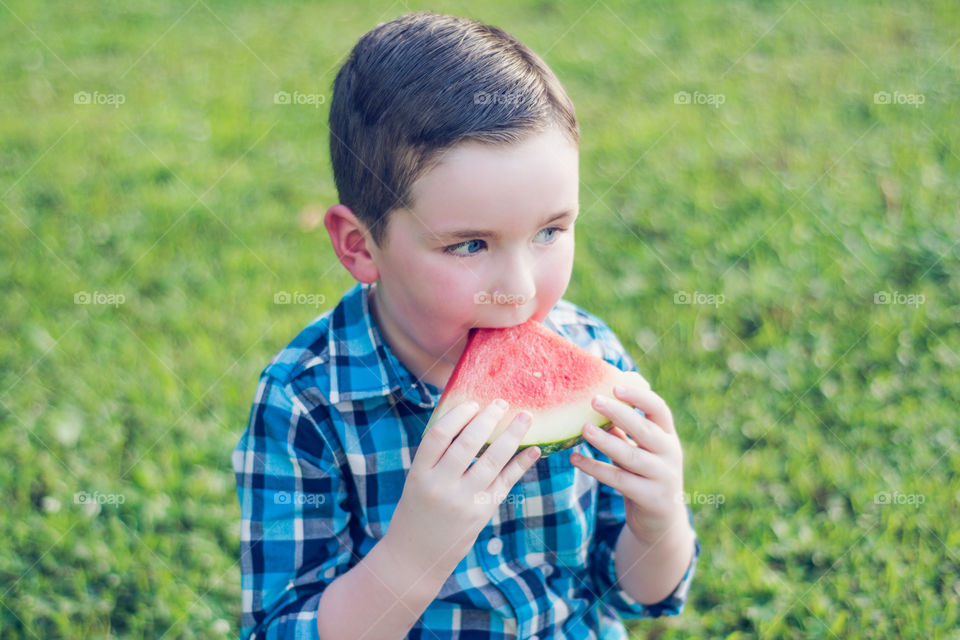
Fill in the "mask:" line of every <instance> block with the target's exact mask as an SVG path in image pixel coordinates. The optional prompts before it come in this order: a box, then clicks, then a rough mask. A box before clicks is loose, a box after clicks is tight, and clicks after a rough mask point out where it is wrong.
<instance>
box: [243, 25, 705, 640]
mask: <svg viewBox="0 0 960 640" xmlns="http://www.w3.org/2000/svg"><path fill="white" fill-rule="evenodd" d="M578 145H579V131H578V126H577V122H576V118H575V115H574V108H573V105H572V103H571V102H570V99H569V97H568V96H567V95H566V93H565V92H564V90H563V88H562V87H561V85H560V83H559V81H558V80H557V78H556V77H555V76H554V74H553V73H552V72H551V71H550V69H549V68H548V67H547V66H546V65H545V64H544V63H543V61H542V60H541V59H540V58H539V57H538V56H537V55H536V54H534V53H533V52H532V51H531V50H530V49H528V48H527V47H526V46H525V45H523V44H522V43H520V42H519V41H517V40H516V39H515V38H513V37H512V36H510V35H508V34H507V33H505V32H503V31H501V30H500V29H497V28H495V27H491V26H487V25H483V24H480V23H477V22H475V21H472V20H467V19H463V18H457V17H453V16H442V15H437V14H434V13H431V12H418V13H413V14H408V15H406V16H403V17H401V18H398V19H396V20H394V21H392V22H389V23H387V24H382V25H380V26H378V27H377V28H375V29H373V30H372V31H370V32H369V33H367V34H365V35H364V36H363V37H362V38H361V39H360V40H359V42H358V43H357V44H356V46H355V47H354V49H353V51H352V53H351V55H350V58H349V59H348V60H347V62H346V63H345V64H344V65H343V67H342V68H341V69H340V71H339V73H338V75H337V78H336V81H335V83H334V92H333V98H332V100H331V105H330V147H331V154H332V159H333V170H334V176H335V179H336V184H337V189H338V192H339V197H340V204H337V205H335V206H332V207H330V209H329V210H328V211H327V214H326V218H325V224H326V228H327V230H328V232H329V234H330V239H331V242H332V244H333V248H334V250H335V251H336V254H337V256H338V257H339V259H340V262H341V263H342V264H343V265H344V267H346V269H347V270H348V271H349V272H350V273H351V274H352V275H353V277H354V278H356V280H357V281H358V284H357V285H356V286H354V287H353V288H352V289H351V290H350V291H348V292H347V293H346V294H345V295H344V297H343V298H342V300H340V302H339V304H337V306H336V307H335V308H333V309H332V310H330V311H328V312H326V313H324V314H323V315H321V316H320V317H318V318H317V319H316V320H314V321H313V322H312V323H311V324H310V325H309V326H307V327H306V328H305V329H304V330H303V331H302V332H301V333H300V334H299V335H298V336H297V337H296V338H294V340H293V341H292V342H291V343H290V344H289V345H288V346H287V347H286V348H284V349H283V350H282V351H280V352H279V353H278V354H277V355H276V356H275V357H274V358H273V360H272V361H271V362H270V364H269V365H268V366H267V367H266V368H265V369H264V371H263V373H262V375H261V378H260V383H259V386H258V389H257V395H256V399H255V400H254V403H253V409H252V412H251V417H250V423H249V426H248V428H247V430H246V432H245V433H244V434H243V436H242V438H241V440H240V442H239V444H238V446H237V449H236V451H235V452H234V457H233V464H234V469H235V471H236V477H237V491H238V496H239V499H240V505H241V512H242V533H241V546H242V556H241V564H242V592H243V619H242V633H241V636H242V637H244V638H248V637H257V638H294V637H295V638H318V637H319V638H323V640H335V639H340V638H349V639H351V640H357V639H360V638H363V639H367V640H376V639H381V638H404V637H409V638H463V639H467V638H476V639H480V638H484V639H486V638H524V639H530V638H570V639H574V638H576V639H577V640H584V639H587V638H603V639H612V638H626V632H625V629H624V627H623V624H622V622H621V621H620V619H619V618H618V614H619V616H622V617H627V618H637V617H644V616H658V615H664V614H676V613H679V611H680V610H681V609H682V608H683V605H684V603H685V600H686V595H687V590H688V588H689V584H690V581H691V579H692V576H693V572H694V567H695V565H696V559H697V557H698V555H699V544H698V542H697V539H696V535H695V533H694V531H693V528H692V520H691V518H690V514H689V511H688V509H687V507H686V506H685V505H684V502H683V500H682V491H683V487H682V456H681V449H680V443H679V440H678V439H677V435H676V432H675V430H674V426H673V420H672V417H671V414H670V410H669V408H668V407H667V405H666V404H665V403H664V401H663V400H662V399H661V398H660V397H659V396H658V395H656V394H655V393H653V392H652V391H650V390H648V389H646V388H642V387H636V388H626V389H621V390H618V391H617V393H616V395H617V399H610V398H607V399H605V404H604V403H603V402H604V401H603V399H600V398H598V399H597V404H596V405H595V407H596V408H597V410H598V411H599V412H600V413H602V414H604V415H606V416H608V417H609V418H611V420H612V421H613V423H614V424H615V425H616V426H615V427H614V429H613V430H612V432H611V433H605V432H602V431H601V432H599V433H598V432H597V431H598V430H597V429H591V428H590V426H589V425H585V428H584V435H585V438H586V441H585V442H583V443H581V444H579V445H577V446H576V447H574V448H573V449H572V450H571V451H562V452H560V453H557V454H555V455H552V456H549V457H547V458H542V459H538V456H539V451H538V450H537V449H536V448H535V447H534V448H531V449H528V450H525V451H523V452H521V453H516V451H517V446H518V443H519V442H520V440H521V438H522V437H523V434H524V433H525V431H526V428H527V427H528V422H529V420H526V418H528V417H529V416H528V414H525V413H522V414H521V415H520V417H518V418H517V420H515V421H514V422H513V424H512V425H511V427H510V428H509V429H507V430H506V431H505V432H504V433H503V434H502V435H501V436H499V438H498V439H497V440H496V441H495V442H494V443H493V444H492V445H491V446H490V447H489V448H488V449H487V450H486V451H485V452H484V454H483V455H482V456H480V457H479V458H476V461H475V456H476V454H477V452H478V450H479V449H480V447H481V446H482V444H483V443H484V442H485V441H486V438H487V437H488V435H489V434H490V433H491V432H492V430H493V427H494V425H495V424H496V422H497V421H498V419H499V417H500V416H502V415H503V411H504V408H503V406H502V405H501V406H498V405H499V404H500V403H492V404H491V405H490V406H486V407H478V406H476V405H475V404H474V405H461V406H459V407H457V408H455V409H453V410H451V411H450V412H449V413H448V414H447V415H446V416H445V417H444V418H443V419H441V420H440V421H438V422H437V423H436V425H435V426H434V427H433V428H431V430H430V431H428V432H427V433H426V434H424V433H423V431H424V426H425V424H426V422H427V420H428V419H429V417H430V415H431V413H432V411H433V409H434V408H435V407H436V404H437V401H438V399H439V396H440V394H441V392H442V389H443V387H444V385H445V384H446V381H447V380H448V378H449V377H450V374H451V372H452V370H453V367H454V365H455V363H456V362H457V359H458V358H459V356H460V354H461V353H462V351H463V348H464V345H465V341H466V337H467V332H468V331H469V329H470V328H472V327H504V326H511V325H514V324H517V323H520V322H523V321H525V320H527V319H529V318H531V317H532V318H535V319H536V320H538V321H541V322H543V323H544V325H545V326H547V327H549V328H551V329H552V330H554V331H557V332H558V333H560V334H561V335H564V336H566V337H567V338H569V339H570V340H571V341H573V342H575V343H577V344H579V345H581V346H583V347H584V348H587V349H589V350H591V351H593V352H594V353H596V354H598V355H599V356H601V357H603V358H604V359H606V360H607V361H608V362H611V363H613V364H615V365H616V366H618V367H620V368H621V369H624V370H636V366H635V364H634V362H633V361H632V360H631V358H630V356H629V355H628V354H627V353H626V351H625V350H624V349H623V347H622V346H621V345H620V343H619V341H618V340H617V338H616V336H615V335H614V334H613V333H612V332H611V330H610V329H609V328H608V327H607V326H606V325H605V324H604V323H603V322H602V321H601V320H599V319H598V318H597V317H595V316H593V315H591V314H589V313H587V312H586V311H584V310H582V309H580V308H579V307H577V306H576V305H574V304H572V303H569V302H567V301H564V300H562V299H561V297H562V295H563V293H564V291H565V290H566V287H567V284H568V282H569V279H570V274H571V270H572V267H573V248H574V241H573V238H574V232H573V226H574V221H575V219H576V217H577V214H578ZM638 409H639V410H640V411H638ZM641 411H642V412H641Z"/></svg>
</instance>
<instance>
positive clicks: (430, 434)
mask: <svg viewBox="0 0 960 640" xmlns="http://www.w3.org/2000/svg"><path fill="white" fill-rule="evenodd" d="M479 410H480V406H479V405H478V404H477V403H476V402H465V403H463V404H460V405H457V406H455V407H454V408H453V409H451V410H450V411H448V412H447V413H445V414H444V415H443V416H442V417H441V418H440V419H439V420H437V421H436V422H435V423H434V424H433V426H431V427H430V429H429V430H428V431H427V432H426V433H425V434H424V435H423V439H422V440H421V441H420V446H419V447H418V448H417V453H416V455H415V456H414V460H413V463H412V464H411V465H410V466H411V470H413V467H416V466H420V465H423V466H424V468H427V469H430V468H431V467H433V466H434V465H436V464H437V461H439V460H440V456H442V455H443V452H444V451H446V450H447V448H448V447H449V446H450V443H451V442H453V439H454V438H455V437H456V436H457V434H458V433H460V431H461V430H462V429H463V427H464V426H465V425H466V424H467V423H468V422H469V421H470V419H471V418H473V417H474V416H475V415H476V414H477V411H479Z"/></svg>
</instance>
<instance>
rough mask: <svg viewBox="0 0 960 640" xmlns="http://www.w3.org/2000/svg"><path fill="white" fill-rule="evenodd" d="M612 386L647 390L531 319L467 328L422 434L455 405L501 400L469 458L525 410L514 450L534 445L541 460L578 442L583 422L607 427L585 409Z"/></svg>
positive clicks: (630, 376)
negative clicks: (496, 417) (501, 409)
mask: <svg viewBox="0 0 960 640" xmlns="http://www.w3.org/2000/svg"><path fill="white" fill-rule="evenodd" d="M617 384H627V385H640V386H643V387H645V388H647V389H649V388H650V385H649V384H648V383H647V381H646V380H644V378H643V376H641V375H640V374H639V373H637V372H635V371H632V372H624V371H621V370H620V369H618V368H617V367H615V366H613V365H612V364H610V363H608V362H606V361H605V360H603V359H601V358H598V357H597V356H595V355H593V354H592V353H590V352H589V351H587V350H586V349H583V348H581V347H579V346H578V345H575V344H574V343H572V342H570V341H569V340H567V339H566V338H564V337H562V336H561V335H559V334H558V333H556V332H555V331H552V330H550V329H549V328H547V327H545V326H544V325H542V324H540V323H539V322H537V321H535V320H532V319H531V320H528V321H526V322H525V323H523V324H519V325H516V326H513V327H506V328H502V329H472V330H471V331H470V335H469V337H468V339H467V345H466V348H465V349H464V351H463V354H462V355H461V356H460V360H459V361H458V362H457V366H456V368H454V370H453V374H452V375H451V376H450V380H449V382H447V386H446V387H445V388H444V390H443V394H442V395H441V396H440V401H439V403H438V404H437V407H436V409H434V411H433V415H431V416H430V420H429V421H428V422H427V427H426V429H425V430H424V433H426V431H427V430H429V429H430V427H431V426H433V424H434V423H435V422H436V421H437V420H438V419H440V418H441V417H442V416H443V415H444V414H446V413H447V411H449V410H450V409H452V408H454V407H455V406H457V405H459V404H461V403H464V402H469V401H471V400H473V401H475V402H477V403H478V404H479V405H480V407H481V408H483V407H485V406H487V405H488V404H490V403H491V402H493V401H494V400H496V399H497V398H503V399H504V400H506V401H507V402H508V403H510V406H509V408H508V409H507V412H506V414H505V415H504V416H503V418H502V419H501V420H500V422H499V423H498V424H497V426H496V428H495V429H494V430H493V433H492V434H491V435H490V438H489V439H488V441H487V444H485V445H484V446H483V448H482V449H481V450H480V452H479V453H478V454H477V455H478V456H479V455H481V454H482V453H483V452H484V451H485V450H486V448H487V445H488V444H489V443H491V442H493V441H494V440H496V438H497V437H498V436H499V435H500V434H501V433H503V432H504V431H505V430H506V429H507V427H509V426H510V423H511V422H513V419H514V417H515V416H516V415H517V413H519V412H520V411H521V410H526V411H529V412H530V414H531V415H532V416H533V422H532V424H531V425H530V429H529V431H527V434H526V436H524V438H523V440H522V441H521V442H520V447H519V448H520V449H526V448H527V447H532V446H537V447H540V451H541V456H542V457H546V456H549V455H550V454H553V453H556V452H558V451H562V450H564V449H568V448H570V447H573V446H575V445H576V444H578V443H579V442H580V441H581V440H583V436H582V435H581V432H582V429H583V425H584V423H585V422H591V423H593V424H595V425H598V426H600V427H601V428H604V429H610V428H611V427H612V426H613V425H612V423H611V422H610V421H609V420H608V419H607V418H606V417H605V416H604V415H603V414H600V413H597V412H596V411H595V410H594V409H593V407H592V406H591V402H592V400H593V396H595V395H597V394H604V395H607V396H610V397H613V387H614V386H616V385H617Z"/></svg>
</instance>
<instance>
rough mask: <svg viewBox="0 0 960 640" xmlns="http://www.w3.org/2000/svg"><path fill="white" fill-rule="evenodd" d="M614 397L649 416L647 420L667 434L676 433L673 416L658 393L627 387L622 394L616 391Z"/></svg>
mask: <svg viewBox="0 0 960 640" xmlns="http://www.w3.org/2000/svg"><path fill="white" fill-rule="evenodd" d="M614 397H615V398H617V399H618V400H622V401H623V402H626V403H627V404H630V405H633V406H634V407H637V408H638V409H640V410H641V411H643V413H644V414H645V415H646V416H647V420H650V421H651V422H653V423H655V424H656V425H657V426H659V427H660V428H661V429H663V430H664V431H665V432H666V433H675V431H676V430H675V429H674V426H673V414H672V413H671V412H670V407H669V406H667V403H666V401H665V400H664V399H663V398H661V397H660V396H658V395H657V394H656V392H654V391H651V390H650V389H638V388H636V387H631V386H626V387H624V388H623V389H622V392H620V393H618V392H617V389H616V388H615V389H614Z"/></svg>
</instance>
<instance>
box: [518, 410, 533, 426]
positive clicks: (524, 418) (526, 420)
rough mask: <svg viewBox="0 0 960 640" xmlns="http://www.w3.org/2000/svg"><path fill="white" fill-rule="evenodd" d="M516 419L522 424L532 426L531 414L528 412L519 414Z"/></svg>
mask: <svg viewBox="0 0 960 640" xmlns="http://www.w3.org/2000/svg"><path fill="white" fill-rule="evenodd" d="M516 419H517V422H519V423H520V424H524V425H527V424H530V414H529V413H527V412H526V411H524V412H522V413H518V414H517V418H516Z"/></svg>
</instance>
